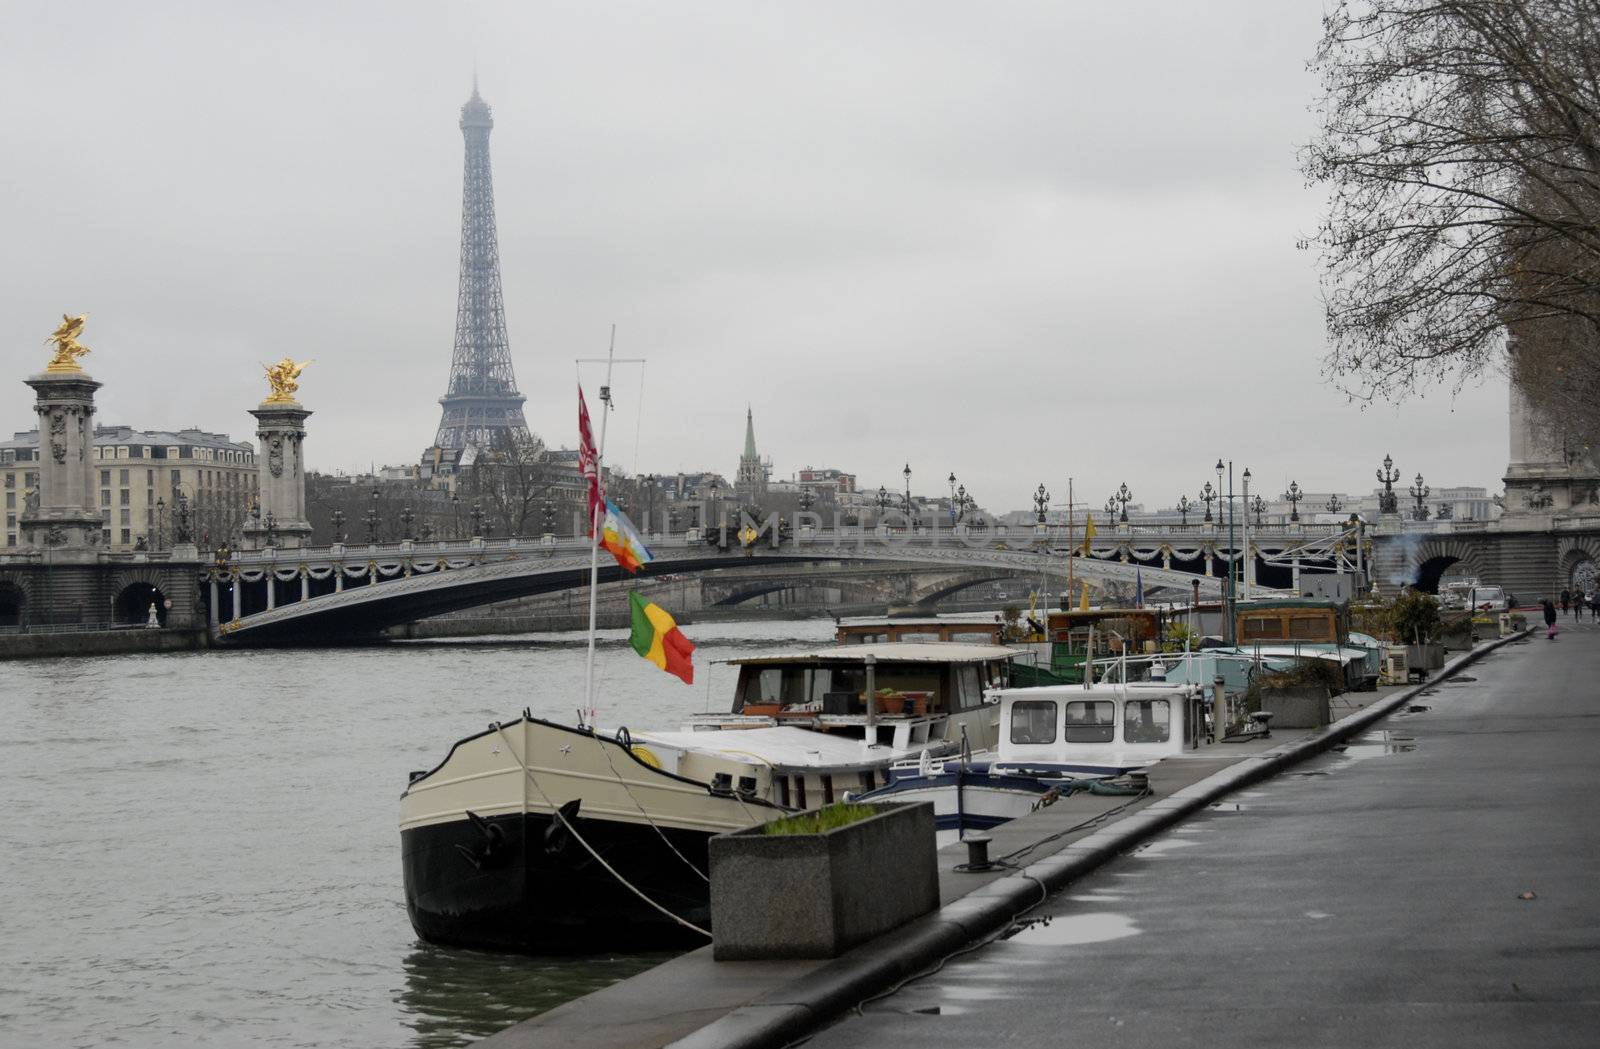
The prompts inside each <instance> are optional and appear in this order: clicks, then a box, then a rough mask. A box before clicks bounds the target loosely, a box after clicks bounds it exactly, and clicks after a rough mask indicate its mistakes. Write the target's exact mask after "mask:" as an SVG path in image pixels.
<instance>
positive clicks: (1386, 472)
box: [1378, 455, 1400, 514]
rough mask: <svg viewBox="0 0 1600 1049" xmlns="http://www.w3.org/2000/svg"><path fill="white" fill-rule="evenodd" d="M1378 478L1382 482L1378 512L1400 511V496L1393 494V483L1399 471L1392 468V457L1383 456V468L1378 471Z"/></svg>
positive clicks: (1395, 512)
mask: <svg viewBox="0 0 1600 1049" xmlns="http://www.w3.org/2000/svg"><path fill="white" fill-rule="evenodd" d="M1378 480H1379V481H1381V482H1382V483H1383V494H1382V495H1380V496H1378V512H1379V513H1383V514H1397V513H1399V512H1400V497H1399V496H1398V495H1396V494H1395V490H1394V483H1395V482H1396V481H1398V480H1400V471H1399V470H1396V469H1395V468H1394V457H1393V456H1389V455H1385V456H1384V457H1383V468H1382V469H1381V470H1379V471H1378Z"/></svg>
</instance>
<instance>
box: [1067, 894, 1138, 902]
mask: <svg viewBox="0 0 1600 1049" xmlns="http://www.w3.org/2000/svg"><path fill="white" fill-rule="evenodd" d="M1067 899H1069V900H1071V901H1072V902H1073V903H1121V902H1122V901H1123V900H1125V899H1127V897H1126V896H1124V895H1123V894H1122V893H1120V892H1086V893H1084V894H1083V895H1081V896H1068V897H1067Z"/></svg>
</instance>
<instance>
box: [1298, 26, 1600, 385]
mask: <svg viewBox="0 0 1600 1049" xmlns="http://www.w3.org/2000/svg"><path fill="white" fill-rule="evenodd" d="M1312 66H1313V68H1314V69H1316V70H1318V71H1319V72H1320V73H1321V75H1322V87H1323V96H1322V100H1321V107H1320V109H1321V116H1322V121H1323V127H1322V132H1321V134H1320V136H1319V137H1318V138H1317V140H1316V141H1315V142H1314V143H1312V144H1311V145H1310V146H1309V147H1307V148H1306V150H1305V151H1304V154H1303V164H1304V169H1305V172H1306V174H1307V175H1308V177H1309V178H1310V179H1311V180H1312V181H1313V182H1317V183H1323V184H1326V185H1327V186H1328V187H1329V189H1330V209H1329V213H1328V216H1327V218H1326V220H1325V221H1324V223H1323V224H1322V226H1321V228H1320V230H1319V232H1318V236H1317V238H1316V243H1317V244H1318V246H1319V247H1320V248H1321V251H1322V258H1323V267H1324V293H1325V299H1326V309H1327V326H1328V332H1329V336H1330V339H1331V343H1332V345H1331V347H1330V350H1329V355H1328V359H1327V365H1328V367H1329V370H1330V371H1331V372H1333V373H1334V374H1335V375H1337V376H1339V377H1341V378H1342V379H1343V380H1344V381H1345V382H1346V383H1347V388H1349V389H1350V390H1351V392H1352V393H1355V394H1357V395H1359V396H1366V397H1371V396H1374V395H1377V396H1397V395H1404V394H1405V393H1407V392H1409V391H1411V390H1412V389H1414V388H1415V387H1416V386H1418V385H1419V384H1421V383H1424V382H1427V381H1430V380H1433V381H1436V380H1442V379H1448V378H1451V377H1454V378H1455V380H1456V382H1457V383H1460V382H1463V381H1466V380H1469V379H1471V378H1474V377H1476V376H1478V375H1481V374H1483V373H1484V372H1485V371H1486V370H1489V369H1493V368H1496V367H1498V366H1499V365H1500V363H1501V361H1502V359H1503V358H1502V354H1501V351H1502V349H1503V347H1504V345H1505V342H1504V336H1505V331H1506V326H1507V325H1508V324H1510V325H1512V326H1513V328H1514V329H1516V330H1518V331H1519V340H1518V341H1519V343H1520V344H1521V345H1522V346H1524V347H1531V346H1533V345H1534V344H1536V343H1538V342H1541V341H1542V340H1543V338H1545V337H1547V336H1549V335H1550V333H1551V332H1552V331H1557V332H1559V334H1560V340H1558V341H1560V342H1561V343H1562V345H1564V346H1566V347H1567V348H1568V350H1567V351H1563V352H1568V351H1570V352H1573V353H1577V354H1579V355H1580V356H1584V358H1585V359H1586V360H1591V361H1592V356H1593V353H1594V345H1595V335H1596V333H1597V332H1600V89H1597V82H1596V71H1597V66H1600V0H1339V2H1338V3H1337V4H1336V5H1335V6H1334V8H1333V10H1332V11H1331V13H1330V14H1329V15H1328V16H1327V17H1326V18H1325V20H1324V35H1323V39H1322V42H1321V45H1320V47H1319V49H1318V51H1317V54H1316V58H1315V59H1314V61H1313V62H1312ZM1524 329H1525V334H1524ZM1585 355H1587V356H1585ZM1541 367H1542V366H1541ZM1530 374H1531V372H1530ZM1588 403H1589V404H1593V403H1594V402H1593V401H1589V402H1588Z"/></svg>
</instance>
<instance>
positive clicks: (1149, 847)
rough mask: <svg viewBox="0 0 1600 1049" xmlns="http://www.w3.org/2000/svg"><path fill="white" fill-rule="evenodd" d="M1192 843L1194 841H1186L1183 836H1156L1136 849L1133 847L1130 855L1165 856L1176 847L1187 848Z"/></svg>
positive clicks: (1176, 848)
mask: <svg viewBox="0 0 1600 1049" xmlns="http://www.w3.org/2000/svg"><path fill="white" fill-rule="evenodd" d="M1193 844H1195V843H1194V842H1192V841H1186V840H1184V839H1183V838H1172V837H1167V838H1157V839H1156V840H1155V841H1152V842H1148V843H1146V844H1144V845H1141V846H1139V847H1138V848H1137V849H1134V850H1133V852H1132V853H1130V855H1133V856H1140V857H1144V856H1165V855H1166V854H1167V853H1169V852H1174V851H1176V850H1178V849H1187V848H1188V847H1190V846H1191V845H1193Z"/></svg>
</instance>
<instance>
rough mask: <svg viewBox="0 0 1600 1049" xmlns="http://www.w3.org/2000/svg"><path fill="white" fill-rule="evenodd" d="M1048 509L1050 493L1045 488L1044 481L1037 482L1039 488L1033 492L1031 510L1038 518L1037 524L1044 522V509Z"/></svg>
mask: <svg viewBox="0 0 1600 1049" xmlns="http://www.w3.org/2000/svg"><path fill="white" fill-rule="evenodd" d="M1049 509H1050V493H1049V492H1048V491H1046V490H1045V487H1044V482H1042V481H1041V482H1040V483H1039V488H1038V490H1037V491H1035V492H1034V493H1033V512H1034V513H1035V514H1036V515H1037V516H1038V518H1039V524H1041V525H1043V524H1044V523H1045V517H1046V514H1045V511H1047V510H1049Z"/></svg>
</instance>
